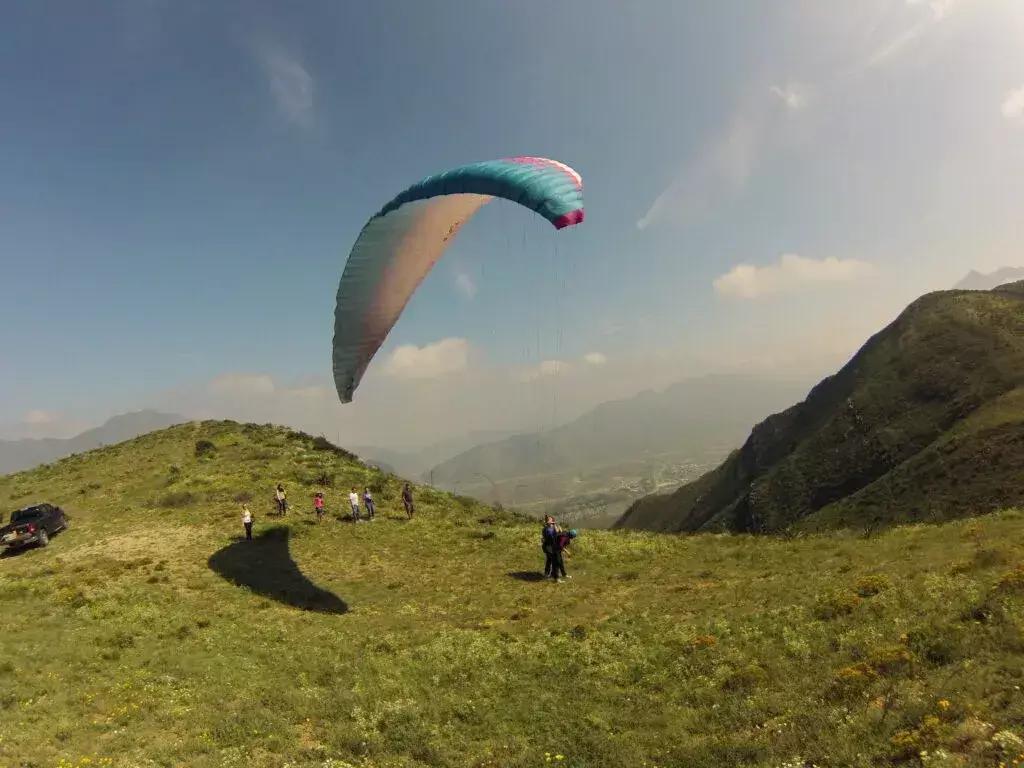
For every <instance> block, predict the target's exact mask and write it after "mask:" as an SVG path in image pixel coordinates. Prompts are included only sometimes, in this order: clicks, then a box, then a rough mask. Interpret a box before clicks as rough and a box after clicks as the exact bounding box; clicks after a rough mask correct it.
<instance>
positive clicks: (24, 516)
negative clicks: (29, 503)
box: [11, 509, 43, 523]
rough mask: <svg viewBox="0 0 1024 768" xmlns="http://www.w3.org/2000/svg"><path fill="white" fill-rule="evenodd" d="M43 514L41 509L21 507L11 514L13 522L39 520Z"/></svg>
mask: <svg viewBox="0 0 1024 768" xmlns="http://www.w3.org/2000/svg"><path fill="white" fill-rule="evenodd" d="M42 514H43V513H42V511H41V510H39V509H19V510H18V511H17V512H14V513H13V514H12V515H11V522H12V523H24V522H25V521H26V520H37V519H38V518H40V517H41V516H42Z"/></svg>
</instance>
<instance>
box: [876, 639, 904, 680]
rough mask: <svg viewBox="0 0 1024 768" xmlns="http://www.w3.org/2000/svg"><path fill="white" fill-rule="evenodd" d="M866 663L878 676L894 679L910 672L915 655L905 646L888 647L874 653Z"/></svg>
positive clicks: (877, 649) (878, 649)
mask: <svg viewBox="0 0 1024 768" xmlns="http://www.w3.org/2000/svg"><path fill="white" fill-rule="evenodd" d="M866 662H867V664H868V666H870V667H871V668H872V669H873V670H875V671H876V672H877V673H878V674H880V675H884V676H888V677H893V676H896V675H901V674H905V673H907V672H909V671H910V668H911V667H912V665H913V663H914V654H913V653H911V652H910V650H909V649H908V648H906V647H905V646H902V645H887V646H884V647H882V648H876V649H875V650H874V651H872V652H871V654H870V655H869V656H868V658H867V659H866Z"/></svg>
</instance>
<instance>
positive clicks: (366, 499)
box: [363, 488, 377, 520]
mask: <svg viewBox="0 0 1024 768" xmlns="http://www.w3.org/2000/svg"><path fill="white" fill-rule="evenodd" d="M363 504H365V505H366V518H367V519H368V520H373V515H374V513H375V512H376V511H377V509H376V507H374V506H373V494H372V493H370V489H369V488H367V489H366V490H365V491H363Z"/></svg>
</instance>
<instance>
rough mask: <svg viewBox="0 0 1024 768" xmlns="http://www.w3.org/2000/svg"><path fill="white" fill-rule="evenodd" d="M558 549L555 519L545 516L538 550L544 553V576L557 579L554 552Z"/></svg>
mask: <svg viewBox="0 0 1024 768" xmlns="http://www.w3.org/2000/svg"><path fill="white" fill-rule="evenodd" d="M557 548H558V526H557V525H555V518H553V517H552V516H551V515H547V516H545V518H544V527H543V528H541V529H540V549H541V552H543V553H544V576H545V577H549V576H550V577H551V578H557V576H555V574H554V570H555V551H556V550H557Z"/></svg>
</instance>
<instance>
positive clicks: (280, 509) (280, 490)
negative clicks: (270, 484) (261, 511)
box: [274, 483, 288, 515]
mask: <svg viewBox="0 0 1024 768" xmlns="http://www.w3.org/2000/svg"><path fill="white" fill-rule="evenodd" d="M274 498H275V499H277V513H278V514H279V515H286V514H288V499H287V496H286V494H285V492H284V486H283V485H281V484H280V483H278V484H277V490H276V491H274Z"/></svg>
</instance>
